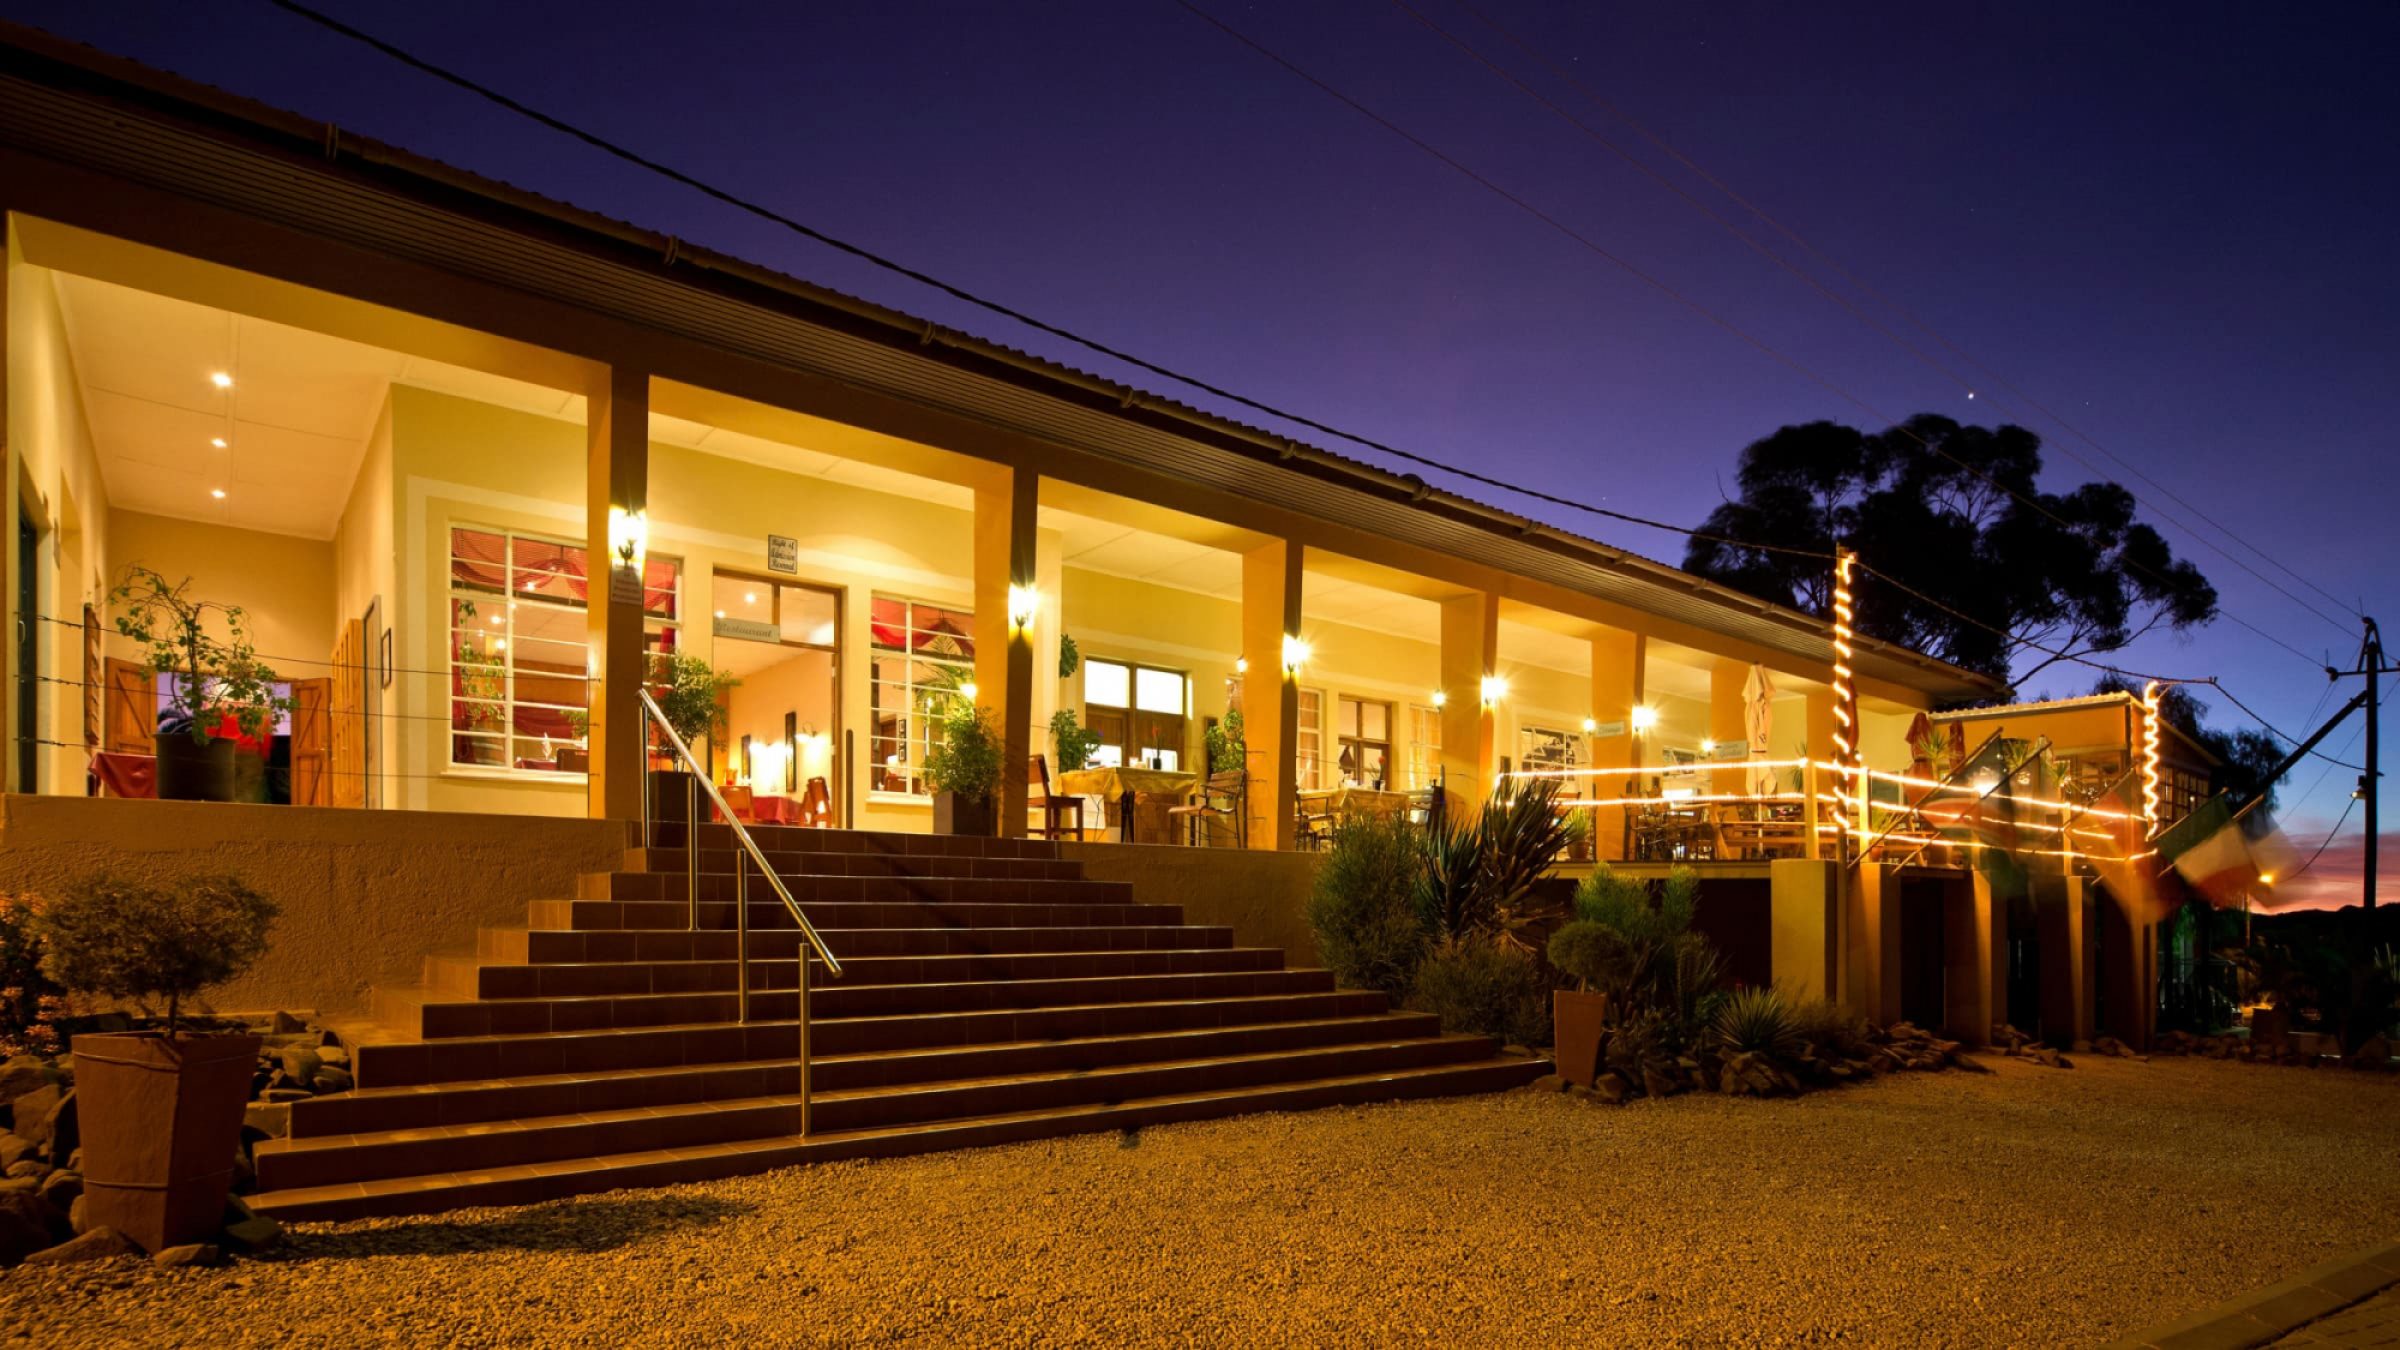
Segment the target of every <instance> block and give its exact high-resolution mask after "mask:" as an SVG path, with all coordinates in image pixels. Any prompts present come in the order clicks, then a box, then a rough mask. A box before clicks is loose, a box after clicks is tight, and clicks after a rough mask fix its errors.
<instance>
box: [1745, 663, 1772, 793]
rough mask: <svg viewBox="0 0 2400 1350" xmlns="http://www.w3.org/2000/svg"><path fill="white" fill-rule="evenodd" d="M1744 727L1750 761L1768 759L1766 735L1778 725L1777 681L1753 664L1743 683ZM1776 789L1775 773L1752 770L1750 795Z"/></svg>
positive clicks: (1760, 769)
mask: <svg viewBox="0 0 2400 1350" xmlns="http://www.w3.org/2000/svg"><path fill="white" fill-rule="evenodd" d="M1742 725H1743V727H1744V728H1745V729H1746V730H1747V731H1748V732H1749V733H1750V758H1752V759H1755V760H1763V759H1765V758H1766V757H1767V733H1768V732H1769V731H1770V730H1772V729H1773V728H1774V725H1775V680H1774V677H1772V676H1770V675H1768V674H1767V668H1766V667H1765V666H1761V665H1752V666H1751V667H1750V674H1749V675H1748V676H1747V677H1746V678H1744V679H1743V681H1742ZM1774 790H1775V771H1774V770H1773V769H1770V768H1767V767H1765V766H1763V765H1761V766H1760V767H1758V768H1754V769H1752V770H1751V771H1750V795H1752V796H1754V797H1764V796H1766V795H1767V794H1768V793H1770V792H1773V791H1774Z"/></svg>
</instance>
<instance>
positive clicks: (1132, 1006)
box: [352, 989, 1386, 1088]
mask: <svg viewBox="0 0 2400 1350" xmlns="http://www.w3.org/2000/svg"><path fill="white" fill-rule="evenodd" d="M1385 1006H1386V1005H1385V1000H1384V997H1383V995H1381V994H1378V993H1375V992H1373V991H1371V990H1359V989H1341V990H1330V991H1325V992H1318V993H1297V994H1279V995H1271V996H1257V995H1253V996H1247V997H1229V998H1186V999H1173V1000H1169V1001H1166V1002H1160V1003H1101V1004H1093V1005H1088V1006H1083V1007H1052V1008H1038V1009H999V1010H994V1011H989V1012H970V1013H912V1014H903V1015H898V1016H876V1017H846V1018H827V1019H817V1020H812V1021H811V1022H810V1023H809V1036H810V1042H811V1046H812V1049H813V1051H814V1053H815V1054H817V1055H819V1056H827V1055H849V1054H870V1053H890V1052H893V1051H899V1050H910V1049H923V1048H929V1047H938V1046H950V1047H955V1046H967V1045H982V1044H991V1043H996V1042H1012V1041H1058V1040H1069V1039H1073V1038H1077V1037H1089V1036H1103V1035H1136V1034H1141V1033H1145V1032H1157V1031H1175V1030H1189V1029H1196V1028H1204V1027H1230V1026H1253V1025H1258V1024H1261V1023H1273V1022H1280V1021H1307V1020H1316V1019H1322V1018H1335V1017H1363V1016H1368V1015H1372V1014H1375V1013H1380V1012H1383V1011H1384V1010H1385ZM387 1025H388V1023H387ZM798 1037H799V1032H798V1028H797V1024H795V1023H793V1022H790V1021H753V1022H750V1023H748V1024H747V1025H745V1024H742V1023H737V1022H711V1023H701V1024H684V1025H674V1026H656V1027H641V1028H625V1029H609V1030H593V1031H583V1032H560V1033H555V1034H552V1035H547V1036H535V1035H524V1036H519V1035H494V1036H466V1037H454V1038H443V1039H419V1038H417V1036H416V1033H415V1031H414V1030H413V1028H409V1027H405V1026H404V1027H402V1028H401V1030H400V1033H399V1034H398V1035H395V1036H393V1037H391V1038H389V1039H374V1038H368V1039H362V1040H360V1041H358V1042H356V1043H355V1044H354V1045H353V1047H352V1055H353V1061H354V1063H355V1064H356V1065H357V1066H358V1082H359V1085H360V1086H361V1087H363V1088H384V1087H408V1086H413V1085H416V1084H420V1083H459V1082H465V1081H469V1080H473V1079H479V1078H521V1077H526V1076H530V1075H536V1074H560V1073H604V1072H610V1071H616V1070H634V1069H648V1068H662V1067H669V1066H675V1065H700V1064H728V1063H736V1062H741V1061H745V1060H769V1059H790V1058H791V1057H792V1056H793V1055H794V1054H796V1053H798V1046H799V1039H798Z"/></svg>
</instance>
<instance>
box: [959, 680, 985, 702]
mask: <svg viewBox="0 0 2400 1350" xmlns="http://www.w3.org/2000/svg"><path fill="white" fill-rule="evenodd" d="M982 692H983V690H982V689H981V688H980V687H978V686H977V685H976V683H975V682H974V681H973V680H969V681H967V682H966V683H965V684H962V685H960V686H959V687H958V696H959V697H960V698H963V699H965V700H966V701H967V702H969V703H973V702H974V701H975V696H976V695H977V694H980V693H982Z"/></svg>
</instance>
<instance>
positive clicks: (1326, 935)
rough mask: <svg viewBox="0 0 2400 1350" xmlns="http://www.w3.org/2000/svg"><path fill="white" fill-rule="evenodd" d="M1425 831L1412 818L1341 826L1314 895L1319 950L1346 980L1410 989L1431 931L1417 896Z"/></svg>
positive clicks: (1311, 908)
mask: <svg viewBox="0 0 2400 1350" xmlns="http://www.w3.org/2000/svg"><path fill="white" fill-rule="evenodd" d="M1424 867H1425V852H1424V837H1423V831H1421V830H1419V829H1418V828H1417V827H1416V826H1414V825H1411V824H1409V823H1408V821H1407V820H1406V819H1404V818H1399V817H1394V818H1392V819H1389V820H1379V819H1374V818H1371V817H1354V818H1352V819H1350V820H1346V821H1344V822H1343V823H1342V824H1341V825H1339V826H1337V827H1335V829H1334V832H1333V840H1332V845H1331V848H1330V850H1329V851H1328V852H1327V853H1326V855H1325V861H1324V863H1323V865H1322V866H1320V867H1318V869H1317V879H1316V884H1315V885H1314V886H1313V887H1312V888H1311V890H1310V891H1309V896H1308V926H1309V928H1310V929H1311V930H1313V931H1314V932H1315V933H1316V935H1317V957H1318V959H1319V960H1321V961H1323V962H1324V963H1325V968H1326V969H1328V970H1330V971H1332V972H1333V974H1334V978H1335V979H1338V980H1340V981H1341V982H1342V983H1343V984H1345V985H1350V986H1354V987H1357V988H1362V989H1380V990H1382V991H1383V992H1385V993H1387V994H1390V995H1392V996H1394V997H1399V996H1401V995H1403V994H1406V993H1407V992H1408V990H1409V986H1410V984H1411V983H1413V982H1414V981H1415V979H1416V975H1417V964H1418V962H1420V961H1422V960H1424V959H1425V949H1426V947H1427V945H1428V944H1429V941H1430V938H1429V935H1428V933H1427V931H1426V928H1425V923H1424V920H1423V919H1422V918H1421V917H1419V915H1418V913H1417V908H1416V902H1415V896H1416V889H1417V881H1418V877H1419V874H1420V873H1422V872H1423V870H1424Z"/></svg>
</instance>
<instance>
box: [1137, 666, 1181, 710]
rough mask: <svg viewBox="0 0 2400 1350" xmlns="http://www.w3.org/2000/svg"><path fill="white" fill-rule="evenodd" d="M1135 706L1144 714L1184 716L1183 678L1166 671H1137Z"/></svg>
mask: <svg viewBox="0 0 2400 1350" xmlns="http://www.w3.org/2000/svg"><path fill="white" fill-rule="evenodd" d="M1133 696H1134V699H1135V704H1134V706H1136V707H1138V708H1140V709H1141V710H1142V711H1143V712H1156V713H1174V714H1175V715H1177V716H1181V715H1182V714H1183V677H1182V676H1181V675H1177V674H1172V673H1170V672H1168V671H1164V670H1136V671H1135V672H1134V676H1133Z"/></svg>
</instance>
